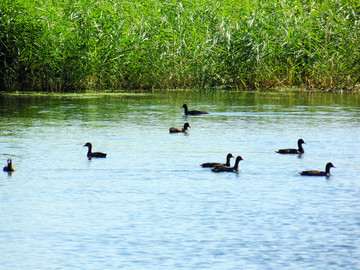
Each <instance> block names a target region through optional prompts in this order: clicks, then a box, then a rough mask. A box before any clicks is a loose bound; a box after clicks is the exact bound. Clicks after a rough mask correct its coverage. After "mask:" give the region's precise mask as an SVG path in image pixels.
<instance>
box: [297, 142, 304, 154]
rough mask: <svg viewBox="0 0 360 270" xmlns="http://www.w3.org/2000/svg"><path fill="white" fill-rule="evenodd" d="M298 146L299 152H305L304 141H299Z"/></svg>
mask: <svg viewBox="0 0 360 270" xmlns="http://www.w3.org/2000/svg"><path fill="white" fill-rule="evenodd" d="M298 147H299V149H298V151H299V153H304V148H303V147H302V143H298Z"/></svg>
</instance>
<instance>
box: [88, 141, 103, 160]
mask: <svg viewBox="0 0 360 270" xmlns="http://www.w3.org/2000/svg"><path fill="white" fill-rule="evenodd" d="M84 147H87V148H88V152H87V157H88V158H89V159H91V158H93V157H94V158H106V155H107V154H106V153H102V152H91V150H92V144H91V143H89V142H87V143H86V144H84Z"/></svg>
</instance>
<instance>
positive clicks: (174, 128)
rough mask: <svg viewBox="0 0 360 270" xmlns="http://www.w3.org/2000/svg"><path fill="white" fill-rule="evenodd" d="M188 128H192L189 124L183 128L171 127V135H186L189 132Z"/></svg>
mask: <svg viewBox="0 0 360 270" xmlns="http://www.w3.org/2000/svg"><path fill="white" fill-rule="evenodd" d="M188 128H191V126H190V124H189V123H185V124H184V127H183V128H179V127H171V128H169V133H181V132H182V133H185V132H187V131H188Z"/></svg>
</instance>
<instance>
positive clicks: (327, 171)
mask: <svg viewBox="0 0 360 270" xmlns="http://www.w3.org/2000/svg"><path fill="white" fill-rule="evenodd" d="M330 168H331V166H330V165H329V164H326V167H325V173H326V174H330Z"/></svg>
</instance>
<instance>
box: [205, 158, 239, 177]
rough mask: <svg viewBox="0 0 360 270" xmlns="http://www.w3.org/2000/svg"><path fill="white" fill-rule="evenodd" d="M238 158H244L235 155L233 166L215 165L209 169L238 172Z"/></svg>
mask: <svg viewBox="0 0 360 270" xmlns="http://www.w3.org/2000/svg"><path fill="white" fill-rule="evenodd" d="M240 160H244V159H243V158H242V157H241V156H237V157H236V160H235V165H234V167H228V166H216V167H214V168H212V169H211V170H212V171H213V172H235V173H237V172H239V162H240Z"/></svg>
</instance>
